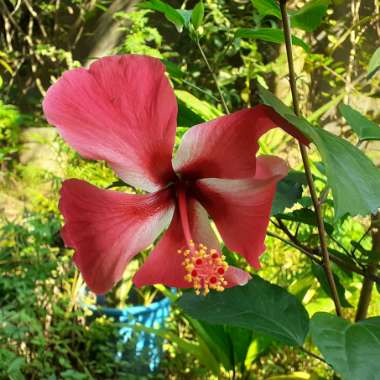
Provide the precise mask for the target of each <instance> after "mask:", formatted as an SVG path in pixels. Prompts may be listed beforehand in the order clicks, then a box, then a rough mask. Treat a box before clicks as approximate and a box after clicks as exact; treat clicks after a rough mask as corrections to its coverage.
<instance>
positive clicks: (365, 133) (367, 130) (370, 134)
mask: <svg viewBox="0 0 380 380" xmlns="http://www.w3.org/2000/svg"><path fill="white" fill-rule="evenodd" d="M339 111H340V113H341V114H342V116H343V117H344V118H345V119H346V121H347V123H348V124H349V125H350V127H351V128H352V129H353V130H354V131H355V133H356V134H357V135H358V136H359V140H360V141H365V140H380V127H379V126H378V125H377V124H376V123H374V122H373V121H371V120H368V119H367V118H366V117H365V116H363V115H362V114H361V113H360V112H358V111H356V110H355V109H353V108H352V107H350V106H348V105H347V104H341V105H340V106H339Z"/></svg>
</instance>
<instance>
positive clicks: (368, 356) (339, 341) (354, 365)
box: [311, 313, 380, 380]
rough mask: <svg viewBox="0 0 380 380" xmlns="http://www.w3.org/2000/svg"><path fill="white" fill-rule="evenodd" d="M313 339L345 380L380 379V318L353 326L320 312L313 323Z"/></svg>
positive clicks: (313, 319)
mask: <svg viewBox="0 0 380 380" xmlns="http://www.w3.org/2000/svg"><path fill="white" fill-rule="evenodd" d="M311 336H312V339H313V342H314V343H315V344H316V345H317V347H318V348H319V350H320V351H321V353H322V355H323V356H324V358H325V359H326V360H327V362H328V363H330V364H331V365H332V366H333V367H334V369H335V370H336V371H337V372H338V373H339V374H340V375H341V376H342V380H379V379H380V360H379V358H380V317H375V318H369V319H367V320H364V321H361V322H358V323H355V324H351V323H350V322H347V321H345V320H344V319H341V318H339V317H336V316H334V315H331V314H327V313H317V314H315V315H314V316H313V318H312V320H311Z"/></svg>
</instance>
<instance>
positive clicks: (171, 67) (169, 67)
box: [161, 59, 185, 79]
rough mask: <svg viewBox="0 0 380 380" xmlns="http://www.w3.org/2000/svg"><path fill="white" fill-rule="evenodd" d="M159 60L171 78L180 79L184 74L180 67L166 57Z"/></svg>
mask: <svg viewBox="0 0 380 380" xmlns="http://www.w3.org/2000/svg"><path fill="white" fill-rule="evenodd" d="M161 62H162V63H163V64H164V65H165V68H166V72H167V73H168V74H169V75H170V77H171V78H176V79H182V78H183V77H184V76H185V73H184V72H183V71H181V68H180V67H179V66H178V65H176V64H175V63H173V62H171V61H168V60H167V59H161Z"/></svg>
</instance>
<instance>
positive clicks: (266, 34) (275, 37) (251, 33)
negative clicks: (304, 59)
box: [235, 28, 310, 52]
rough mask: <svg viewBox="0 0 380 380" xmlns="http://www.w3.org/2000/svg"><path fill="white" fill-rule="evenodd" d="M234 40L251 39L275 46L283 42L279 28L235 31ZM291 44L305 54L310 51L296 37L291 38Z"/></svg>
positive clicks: (282, 34)
mask: <svg viewBox="0 0 380 380" xmlns="http://www.w3.org/2000/svg"><path fill="white" fill-rule="evenodd" d="M235 38H253V39H257V40H263V41H268V42H274V43H276V44H282V43H284V42H285V39H284V32H283V30H282V29H279V28H258V29H250V28H241V29H238V30H237V31H236V34H235ZM292 42H293V45H297V46H301V47H302V48H303V49H304V50H305V51H307V52H308V51H309V50H310V47H309V45H308V44H306V43H305V42H304V41H303V40H301V39H300V38H298V37H295V36H292Z"/></svg>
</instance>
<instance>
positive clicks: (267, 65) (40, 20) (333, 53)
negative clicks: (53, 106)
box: [0, 0, 380, 380]
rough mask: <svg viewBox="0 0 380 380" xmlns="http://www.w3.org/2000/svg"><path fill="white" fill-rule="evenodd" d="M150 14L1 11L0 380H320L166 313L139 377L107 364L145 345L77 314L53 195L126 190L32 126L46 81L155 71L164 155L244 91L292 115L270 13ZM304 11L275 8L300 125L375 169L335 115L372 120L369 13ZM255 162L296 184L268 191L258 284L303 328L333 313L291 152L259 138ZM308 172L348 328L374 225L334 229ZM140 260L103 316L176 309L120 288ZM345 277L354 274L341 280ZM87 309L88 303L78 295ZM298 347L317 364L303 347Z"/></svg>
mask: <svg viewBox="0 0 380 380" xmlns="http://www.w3.org/2000/svg"><path fill="white" fill-rule="evenodd" d="M163 4H164V3H163V2H160V1H158V0H151V1H147V2H145V3H143V4H142V2H140V1H137V0H113V1H112V0H101V1H97V0H76V1H66V0H56V1H32V0H17V1H16V0H0V9H1V22H0V30H1V34H0V44H1V45H0V93H1V100H0V167H1V176H0V211H1V221H0V268H1V273H2V275H1V276H0V306H1V309H0V326H1V330H0V343H1V344H0V378H4V379H12V380H19V379H61V378H62V379H134V378H136V379H137V378H138V379H144V378H146V379H192V380H193V379H195V380H196V379H213V378H215V379H224V378H225V379H229V378H236V379H237V378H241V379H267V380H270V379H271V380H276V379H278V380H279V379H309V380H316V379H333V374H332V371H331V369H330V367H329V366H327V365H326V364H325V363H323V362H321V361H320V360H318V359H317V358H315V357H313V356H310V355H309V354H307V353H305V352H304V351H302V350H301V349H299V348H295V347H289V346H287V345H284V344H281V343H278V342H275V341H274V340H272V339H270V338H268V337H266V336H264V335H261V334H260V333H258V332H255V331H254V332H252V331H250V330H244V329H242V328H232V327H226V326H220V325H213V324H209V323H206V322H200V321H198V320H196V319H193V318H191V317H189V316H188V315H187V314H185V313H184V312H183V311H181V309H179V308H177V307H175V306H172V312H171V314H170V317H169V319H168V320H167V322H166V325H165V327H161V328H159V329H155V331H154V333H155V334H156V335H157V336H158V337H160V339H161V344H163V348H164V354H163V356H162V358H161V362H160V365H159V366H158V368H157V369H156V370H155V371H154V372H150V371H149V370H147V368H148V361H149V359H148V358H146V357H144V356H139V357H136V356H134V355H133V354H129V355H128V354H126V355H124V356H122V357H121V358H120V357H118V355H117V352H120V350H122V351H123V352H124V351H125V352H127V351H128V346H130V347H132V346H133V345H134V344H135V343H136V339H138V333H139V332H141V331H146V332H152V331H150V330H149V329H148V328H146V327H144V326H141V325H139V326H135V327H134V328H135V330H136V334H134V336H133V337H132V338H131V339H130V341H129V342H128V343H126V344H124V343H123V344H122V343H121V341H120V335H119V329H120V327H121V326H122V324H120V321H118V320H114V319H112V318H108V317H105V316H99V315H97V314H96V313H95V314H93V313H92V312H91V311H90V310H88V309H87V308H83V307H82V306H81V304H80V303H79V302H78V292H79V291H80V289H81V288H82V285H83V284H82V281H81V279H80V276H79V274H78V272H77V271H76V270H75V268H74V266H73V264H72V261H71V257H72V254H73V252H72V251H71V250H68V249H65V248H64V247H63V242H62V240H61V238H60V236H59V229H60V226H61V224H62V219H61V216H60V214H59V212H58V209H57V203H58V198H59V188H60V184H61V182H62V180H63V179H64V178H69V177H75V178H82V179H86V180H87V181H89V182H91V183H93V184H96V185H98V186H100V187H103V188H106V187H108V186H110V185H112V184H114V186H113V187H114V188H116V189H121V190H123V191H130V192H131V191H133V189H129V188H126V187H120V184H118V183H117V178H115V177H114V174H113V172H112V171H111V170H110V169H109V168H108V167H107V166H106V165H105V164H103V163H99V162H96V163H95V162H91V161H86V160H83V159H82V158H80V157H79V156H78V155H77V154H76V153H75V152H73V151H72V150H71V149H70V148H68V147H67V146H66V145H65V144H64V143H63V141H62V140H61V138H60V137H59V136H58V134H57V133H56V131H55V130H54V128H52V127H50V126H49V125H47V123H46V121H45V120H44V118H43V117H42V110H41V101H42V97H43V95H44V94H45V93H46V90H47V88H48V87H49V85H50V84H51V83H52V82H53V81H54V80H56V79H57V78H58V77H59V76H60V75H61V74H62V73H63V72H64V71H65V70H68V69H71V68H74V67H77V66H80V65H85V66H87V65H88V64H89V63H90V62H91V60H93V59H95V58H97V57H101V56H104V55H109V54H128V53H135V54H148V55H152V56H155V57H158V58H160V59H161V60H162V61H163V62H164V63H165V65H166V67H167V71H168V74H169V77H170V79H171V81H172V83H173V86H174V88H175V90H176V95H177V99H178V105H179V115H178V125H179V128H178V134H177V143H178V142H179V141H180V138H181V136H182V134H183V133H184V132H185V131H186V129H187V128H189V127H191V126H192V125H195V124H198V123H200V122H202V121H204V120H210V119H212V118H215V117H217V116H219V115H222V114H223V113H224V112H225V109H226V108H227V109H229V110H230V111H234V110H238V109H241V108H243V107H248V106H253V105H255V104H257V103H258V102H259V94H258V90H257V88H258V86H257V85H258V84H261V85H264V86H265V87H268V88H270V89H271V90H272V92H274V93H275V94H276V95H277V96H278V97H279V98H280V99H282V100H284V101H285V103H287V104H290V103H291V96H290V90H289V84H288V77H287V74H288V68H287V64H286V54H285V49H284V45H283V43H282V42H283V39H282V38H281V36H280V37H279V35H278V28H280V27H281V23H280V20H279V14H278V12H277V11H276V6H275V2H274V1H270V0H252V1H249V0H233V1H225V0H205V1H204V2H203V5H204V18H202V16H201V10H200V9H199V8H198V9H197V11H196V12H197V13H196V15H197V16H196V17H193V18H192V22H190V23H189V21H186V20H189V17H190V18H191V15H190V13H186V10H185V9H187V10H189V9H194V7H195V6H196V5H197V2H196V1H190V0H189V1H186V0H185V1H184V2H182V1H176V0H171V1H167V4H170V5H171V6H172V7H173V8H170V7H169V8H167V7H165V6H164V5H163ZM273 4H274V5H273ZM310 4H312V6H310ZM304 5H305V2H303V1H297V2H296V1H289V8H291V9H294V10H298V12H295V13H294V14H292V16H291V17H292V23H293V25H294V31H293V33H294V45H295V46H294V53H295V64H296V72H297V75H298V78H297V85H298V87H299V93H300V97H301V99H300V100H301V109H302V114H303V115H305V116H306V117H307V119H308V120H309V121H310V122H311V123H315V124H318V123H320V124H322V125H323V126H324V128H325V129H326V130H329V131H331V132H333V133H334V134H336V135H340V136H344V137H345V138H346V139H348V140H349V141H352V142H353V143H358V146H360V148H361V149H362V150H363V151H365V152H366V154H367V155H368V156H369V157H370V158H371V159H373V160H374V162H375V163H377V165H378V164H379V163H380V146H379V142H378V141H376V138H369V139H366V138H364V139H363V138H360V137H363V136H360V135H359V138H360V139H359V140H360V141H359V142H358V137H357V134H355V133H357V131H356V130H355V127H354V125H355V123H353V124H354V125H352V126H351V127H349V126H348V124H351V121H352V120H351V119H352V117H351V118H350V115H351V116H352V109H348V111H347V109H346V113H344V108H343V109H342V108H339V110H338V105H339V104H341V103H342V102H343V103H345V104H348V105H350V106H351V107H353V108H355V109H357V110H359V111H360V112H361V113H363V114H364V115H365V116H366V117H367V118H368V119H370V120H371V121H373V122H378V121H379V119H380V114H379V111H378V110H379V109H380V107H379V105H380V103H379V102H380V100H379V91H378V89H379V84H380V75H378V73H376V70H377V68H378V67H379V66H380V64H379V61H380V59H379V53H377V56H376V53H375V51H376V48H377V46H374V41H379V39H380V25H379V18H380V15H379V2H378V1H377V0H351V1H346V2H344V1H338V0H336V1H329V0H312V1H310V2H309V3H308V5H307V6H306V7H305V6H304ZM308 7H309V8H308ZM310 7H311V8H310ZM168 9H169V10H168ZM171 9H181V12H182V13H181V12H179V13H177V16H175V17H174V24H173V22H170V21H168V19H169V20H171V21H173V15H172V17H171V16H170V14H171V12H173V11H172V10H171ZM310 9H311V10H310ZM157 11H158V12H157ZM178 14H179V15H181V16H180V17H179V16H178ZM165 16H166V18H165ZM178 17H179V18H178ZM181 17H182V18H181ZM186 17H187V18H186ZM181 20H182V21H181ZM186 22H187V24H186ZM202 54H204V57H206V59H207V62H208V64H210V66H211V67H212V70H213V74H212V75H211V74H210V72H209V68H208V67H207V63H206V62H205V59H204V57H203V56H202ZM371 57H372V59H371ZM370 61H371V63H370ZM369 63H370V64H369ZM221 94H222V96H223V99H224V101H223V102H224V104H223V102H221V99H220V96H221ZM342 110H343V112H342ZM350 112H351V113H350ZM342 115H343V116H344V118H342V117H341V116H342ZM261 151H262V153H265V154H271V153H275V154H277V155H281V156H282V157H283V158H285V159H286V160H287V161H288V162H289V164H290V166H291V167H292V169H294V170H295V171H294V172H293V174H292V175H291V176H290V177H288V178H287V180H286V181H284V182H283V183H282V184H281V186H282V188H281V189H279V193H278V197H277V198H276V203H275V205H274V209H273V218H272V223H271V225H270V233H269V236H268V238H267V241H266V245H267V251H266V253H265V254H264V255H263V256H262V269H261V270H260V271H259V275H260V276H261V277H263V278H265V279H266V280H268V281H270V282H272V283H275V284H278V285H280V286H282V287H284V288H286V289H288V291H289V292H290V293H291V294H293V295H295V296H296V297H297V298H298V299H299V300H300V301H302V303H303V304H304V305H305V307H306V309H307V311H308V313H309V315H310V316H311V315H313V314H314V313H315V312H317V311H333V309H334V304H333V302H332V300H331V299H330V294H329V288H328V286H327V282H326V278H325V275H324V272H323V270H322V267H321V265H320V264H318V263H316V262H318V258H319V251H318V244H319V243H318V235H317V227H316V223H315V222H314V213H313V211H312V208H311V200H310V196H309V193H308V191H307V190H306V186H305V185H306V182H305V178H304V175H303V174H302V172H300V170H302V163H301V161H300V159H299V155H298V151H297V146H296V144H295V142H294V141H293V140H292V139H291V138H290V137H289V136H286V135H285V134H284V133H282V132H281V131H278V130H274V131H271V132H270V133H268V134H267V135H266V136H265V137H264V138H263V139H262V141H261ZM311 158H312V170H313V174H314V176H315V180H316V186H317V190H318V191H319V192H321V194H324V202H323V206H322V207H323V210H324V215H325V222H326V230H327V233H328V235H329V242H330V246H329V249H330V252H331V253H332V255H333V256H334V257H335V260H334V264H333V271H334V275H335V278H336V282H337V285H338V292H339V296H340V301H341V303H342V306H343V307H344V315H345V316H346V317H347V318H353V317H354V313H355V309H354V308H353V306H355V305H357V303H358V300H359V297H360V290H361V284H362V282H363V277H362V275H361V274H360V271H361V272H362V273H364V272H365V271H366V270H367V269H368V265H369V264H371V263H376V262H377V260H378V259H379V257H378V255H377V256H376V255H374V254H373V242H372V238H371V234H370V233H371V230H372V229H373V228H374V226H376V223H378V222H376V221H375V222H373V221H372V224H371V220H370V218H369V217H360V216H357V217H354V218H349V217H346V216H345V217H342V218H340V219H338V220H335V219H334V212H333V201H332V196H331V192H330V191H329V190H328V186H327V182H326V172H325V167H324V165H323V164H322V163H321V162H320V156H319V154H318V152H317V151H316V150H313V151H312V153H311ZM284 192H285V193H286V194H287V197H286V198H287V199H286V200H285V201H284V200H283V199H282V198H281V194H283V193H284ZM289 194H290V198H291V197H293V200H290V201H289V199H288V198H289ZM301 251H303V253H302V252H301ZM305 251H306V253H307V255H305V254H304V253H305ZM224 252H225V254H226V255H227V256H228V260H230V261H231V262H237V263H238V265H240V266H241V267H246V268H247V264H246V263H245V262H244V261H243V260H242V259H241V258H240V257H239V256H237V255H236V254H234V253H233V252H228V250H227V249H226V248H224ZM147 253H148V251H147V252H143V253H142V254H141V255H140V256H139V257H138V258H137V259H136V260H135V261H134V262H132V264H131V265H130V266H129V268H128V270H127V271H126V272H125V275H124V279H123V281H122V282H120V283H119V284H118V286H117V287H116V288H115V289H114V290H113V292H111V293H109V294H107V295H106V299H105V303H106V306H109V307H120V308H122V307H126V306H129V305H131V304H142V305H147V304H150V303H151V302H152V301H154V300H156V299H160V298H162V297H163V296H164V295H166V296H169V297H171V298H172V299H176V298H177V297H178V296H179V294H176V295H173V294H170V292H169V293H168V290H167V289H165V288H163V287H157V288H143V289H142V290H136V289H134V288H133V286H132V283H131V278H132V276H133V274H134V271H135V270H136V269H137V267H138V264H139V263H141V262H142V261H143V260H144V258H145V257H146V255H147ZM375 253H376V252H375ZM377 254H378V252H377ZM307 256H311V257H314V260H310V258H309V257H307ZM352 267H354V268H355V269H356V270H357V271H359V273H353V271H352V270H349V269H347V268H352ZM248 269H249V268H248ZM249 270H251V269H249ZM373 274H374V275H376V270H375V272H373ZM379 290H380V286H379V282H378V283H377V290H374V293H373V297H372V302H371V304H370V308H369V313H368V315H379V313H380V297H379V294H378V291H379ZM86 302H87V303H88V304H94V303H95V302H96V301H95V298H94V297H91V295H90V296H89V297H88V299H86ZM144 329H145V330H144ZM121 346H123V348H120V347H121ZM306 346H307V348H308V350H309V351H312V352H314V353H317V354H318V351H317V350H316V348H315V346H313V344H312V342H311V341H310V339H308V340H307V341H306ZM131 352H133V350H132V349H131Z"/></svg>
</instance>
